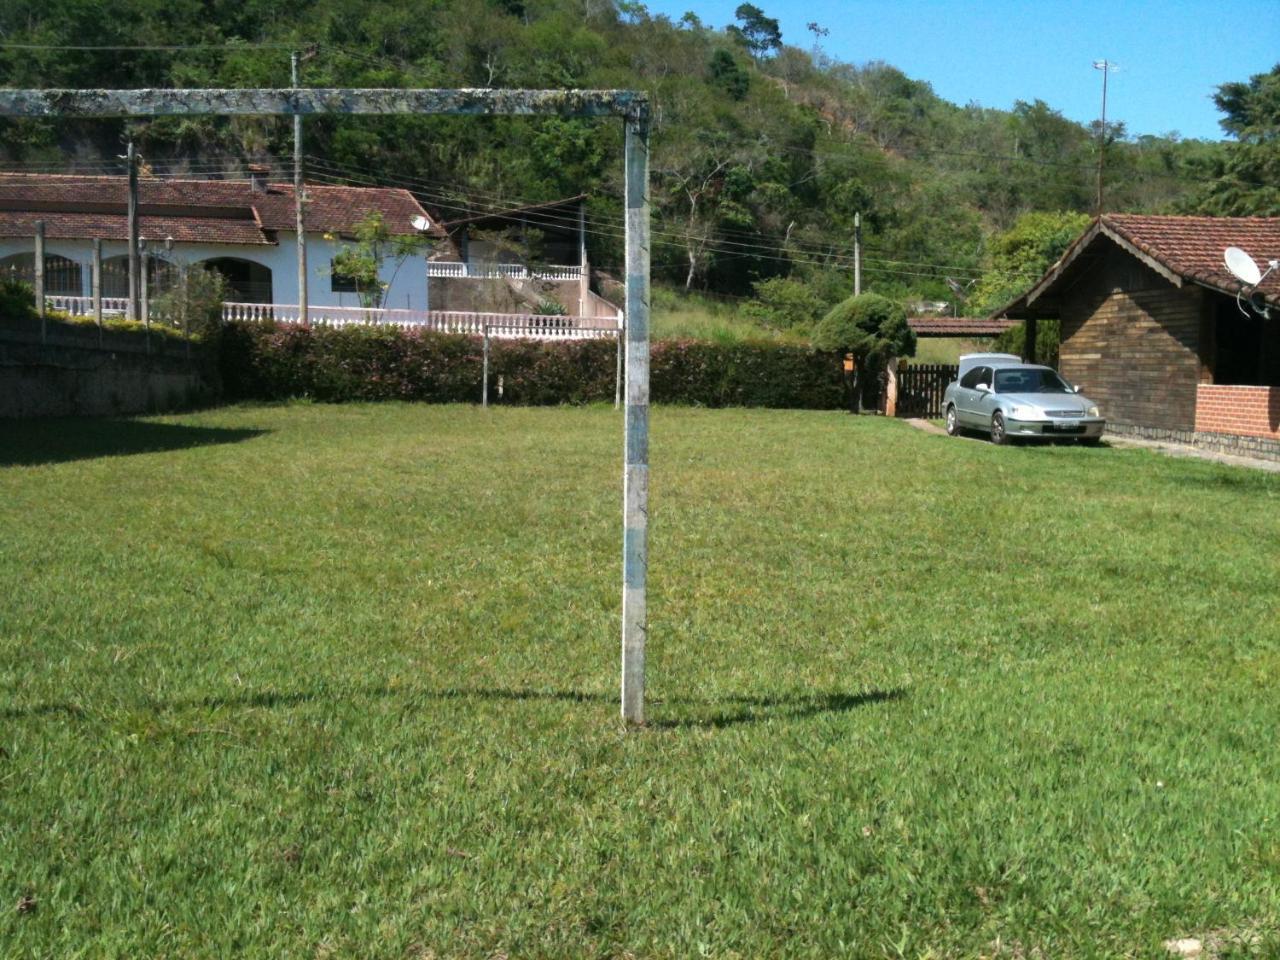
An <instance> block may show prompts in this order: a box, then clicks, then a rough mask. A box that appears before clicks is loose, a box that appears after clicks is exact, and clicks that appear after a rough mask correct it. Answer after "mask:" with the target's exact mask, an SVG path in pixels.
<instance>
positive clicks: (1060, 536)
mask: <svg viewBox="0 0 1280 960" xmlns="http://www.w3.org/2000/svg"><path fill="white" fill-rule="evenodd" d="M652 422H653V446H652V464H653V467H652V491H653V493H652V500H651V506H652V512H651V516H650V527H649V529H650V535H651V551H650V561H651V562H650V568H649V587H650V593H649V623H650V631H649V635H648V642H649V674H648V681H649V694H650V704H649V706H650V709H649V717H650V725H649V727H648V728H647V729H645V730H643V731H638V732H632V733H624V732H623V731H622V729H621V727H620V725H619V722H618V720H617V714H618V704H617V695H618V605H619V588H620V585H621V576H620V554H621V551H620V549H619V519H620V518H619V514H620V507H619V502H620V492H619V474H620V470H619V455H620V452H621V434H622V427H621V417H620V416H619V415H618V414H617V413H615V412H614V411H613V410H611V409H601V408H562V409H527V408H526V409H519V408H514V409H497V410H489V411H481V410H479V409H478V408H475V407H456V406H455V407H443V406H427V405H422V404H380V405H376V406H375V405H361V404H352V405H345V406H334V405H325V404H295V405H273V406H264V407H253V406H250V407H240V408H222V409H219V410H213V411H208V412H206V413H201V414H198V415H191V416H182V417H168V418H161V419H139V420H125V421H111V420H88V421H63V422H61V423H59V425H58V429H57V430H50V429H49V425H48V424H47V423H41V422H28V423H11V424H5V426H4V430H3V435H2V437H0V529H3V531H4V535H3V537H2V538H0V579H2V580H3V582H4V583H6V584H10V585H14V586H15V588H14V589H7V590H3V591H0V624H3V630H0V689H3V691H4V694H3V697H2V698H0V849H3V855H2V856H0V891H3V892H4V900H3V907H4V909H3V910H0V955H3V956H4V957H6V958H9V957H13V958H26V957H32V958H59V960H63V958H67V960H80V958H84V960H89V958H95V960H96V958H105V957H118V958H161V957H164V958H173V960H185V958H214V957H216V958H224V957H226V958H231V957H235V958H240V960H267V958H269V960H354V958H359V960H426V958H430V957H437V958H450V960H472V958H475V960H493V958H496V957H499V956H508V957H512V958H522V960H523V958H577V957H583V958H623V957H635V958H637V960H666V958H670V960H677V958H678V960H686V958H690V957H713V958H717V960H731V958H735V957H741V958H777V960H792V958H795V960H800V958H804V960H810V958H812V960H819V958H821V960H831V958H845V957H848V958H859V960H861V958H889V957H893V958H902V957H910V958H925V957H931V958H937V960H944V958H945V960H952V958H956V960H959V958H978V957H986V958H988V960H1018V958H1022V960H1034V958H1045V960H1049V958H1052V960H1097V958H1102V957H1108V958H1118V957H1128V958H1134V960H1137V958H1144V960H1146V958H1149V960H1156V958H1161V957H1164V958H1167V957H1169V956H1170V955H1169V953H1168V952H1167V951H1166V950H1165V949H1164V948H1163V947H1162V946H1161V944H1162V942H1163V941H1164V940H1166V939H1169V938H1172V937H1184V936H1201V937H1204V938H1206V939H1209V935H1210V934H1212V935H1213V938H1214V939H1216V940H1218V941H1222V942H1224V943H1225V944H1226V946H1225V947H1224V948H1223V949H1222V950H1221V951H1220V952H1218V953H1217V954H1216V956H1217V957H1218V958H1220V960H1226V958H1228V957H1230V958H1232V960H1244V958H1254V960H1262V958H1268V957H1275V956H1276V955H1277V953H1278V952H1280V941H1278V940H1277V936H1278V931H1280V826H1278V824H1277V820H1276V813H1277V811H1278V810H1280V753H1278V752H1277V751H1276V749H1275V742H1276V736H1275V733H1276V718H1277V716H1280V622H1278V621H1277V618H1276V615H1275V614H1276V610H1275V595H1276V593H1275V585H1276V582H1277V578H1278V577H1280V568H1278V565H1277V552H1276V549H1275V544H1276V543H1277V541H1278V540H1280V511H1277V510H1276V509H1275V507H1276V503H1277V498H1278V497H1280V478H1277V477H1276V476H1274V475H1267V474H1263V473H1253V472H1244V471H1240V470H1234V469H1231V468H1228V467H1223V466H1218V465H1214V464H1208V463H1201V462H1195V461H1188V460H1173V459H1165V458H1160V457H1157V456H1155V455H1153V454H1150V453H1147V452H1142V451H1132V450H1120V449H1112V450H1107V449H1103V450H1084V449H1080V448H1019V449H1014V450H1005V449H996V448H993V447H991V446H990V445H989V444H985V443H976V442H965V441H957V440H950V439H947V438H943V437H936V436H928V435H925V434H922V433H919V432H917V431H913V430H911V429H910V428H909V427H906V426H905V425H904V424H902V423H897V422H892V421H888V420H885V419H883V418H873V417H859V418H854V417H848V416H843V415H841V414H839V413H821V412H798V411H764V410H757V411H732V412H726V411H715V412H711V411H700V410H694V409H689V408H672V407H665V408H664V407H657V408H655V409H654V410H653V421H652ZM957 478H959V480H960V481H961V482H957ZM966 480H967V481H969V482H964V481H966ZM1082 491H1088V494H1087V495H1082ZM1015 573H1016V576H1014V574H1015ZM983 575H985V578H984V576H983ZM24 898H29V899H26V900H24ZM19 901H23V902H24V903H27V904H29V906H28V907H27V908H25V909H19V908H18V907H17V905H18V903H19ZM1206 956H1207V954H1206Z"/></svg>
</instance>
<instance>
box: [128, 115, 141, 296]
mask: <svg viewBox="0 0 1280 960" xmlns="http://www.w3.org/2000/svg"><path fill="white" fill-rule="evenodd" d="M128 160H129V312H128V317H129V319H130V320H138V319H141V317H142V308H141V305H140V304H139V303H138V287H139V282H138V154H137V152H136V151H135V150H134V148H133V141H132V140H130V141H129V154H128Z"/></svg>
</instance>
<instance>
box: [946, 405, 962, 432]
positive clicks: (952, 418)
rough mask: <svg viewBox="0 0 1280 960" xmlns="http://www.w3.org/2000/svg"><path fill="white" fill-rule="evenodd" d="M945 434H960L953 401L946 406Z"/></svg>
mask: <svg viewBox="0 0 1280 960" xmlns="http://www.w3.org/2000/svg"><path fill="white" fill-rule="evenodd" d="M947 436H949V437H958V436H960V423H959V421H958V420H956V405H955V404H954V403H953V404H951V405H950V406H949V407H947Z"/></svg>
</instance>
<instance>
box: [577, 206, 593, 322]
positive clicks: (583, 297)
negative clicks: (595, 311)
mask: <svg viewBox="0 0 1280 960" xmlns="http://www.w3.org/2000/svg"><path fill="white" fill-rule="evenodd" d="M578 268H579V270H580V271H581V274H582V275H581V276H580V277H579V278H578V316H580V317H585V316H586V315H587V301H588V300H589V299H591V298H590V297H588V296H587V293H588V292H589V291H590V289H591V269H590V267H589V266H588V265H587V201H586V200H579V201H578Z"/></svg>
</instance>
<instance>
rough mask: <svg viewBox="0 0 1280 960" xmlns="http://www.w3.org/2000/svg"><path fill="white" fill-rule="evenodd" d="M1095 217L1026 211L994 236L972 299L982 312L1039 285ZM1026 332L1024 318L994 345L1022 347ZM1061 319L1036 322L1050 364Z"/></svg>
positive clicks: (1041, 353)
mask: <svg viewBox="0 0 1280 960" xmlns="http://www.w3.org/2000/svg"><path fill="white" fill-rule="evenodd" d="M1089 222H1090V219H1089V216H1088V215H1087V214H1084V213H1068V212H1058V213H1026V214H1023V215H1022V216H1021V217H1019V218H1018V220H1017V222H1015V223H1014V225H1013V226H1012V227H1010V228H1009V229H1008V230H1006V231H1005V232H1004V233H1001V234H998V235H997V236H996V237H995V239H993V240H992V241H991V247H990V252H991V265H990V266H989V267H988V268H987V271H986V273H984V274H983V275H982V279H980V280H979V281H978V285H977V286H976V287H975V288H974V291H973V295H972V297H971V298H970V302H971V303H972V304H973V305H974V306H975V307H976V308H977V312H979V313H991V312H992V311H994V310H999V309H1000V308H1001V307H1003V306H1004V305H1005V304H1007V303H1009V301H1011V300H1013V299H1014V298H1015V297H1018V296H1020V295H1021V294H1023V293H1025V292H1026V291H1027V290H1030V289H1031V287H1032V286H1034V285H1035V283H1036V281H1038V280H1039V279H1040V278H1041V277H1042V276H1044V274H1045V272H1046V271H1047V270H1048V269H1049V268H1050V267H1051V266H1053V264H1054V263H1055V262H1057V260H1058V258H1059V257H1061V256H1062V254H1063V253H1064V252H1065V251H1066V249H1067V247H1069V246H1071V243H1072V242H1073V241H1074V240H1075V239H1076V238H1077V237H1079V236H1080V234H1081V233H1083V232H1084V229H1085V227H1087V226H1088V225H1089ZM1025 340H1026V332H1025V330H1024V327H1023V325H1022V324H1017V325H1016V326H1013V327H1010V328H1009V329H1008V330H1006V331H1005V332H1004V333H1002V334H1000V336H999V337H997V338H996V342H995V344H994V347H995V349H997V350H1000V351H1002V352H1004V353H1016V354H1018V355H1019V356H1021V355H1022V353H1023V344H1024V343H1025ZM1058 343H1059V327H1058V321H1057V320H1043V321H1041V322H1040V323H1039V324H1037V327H1036V356H1037V357H1038V358H1040V359H1041V360H1042V361H1043V362H1046V363H1049V364H1050V365H1051V366H1052V365H1054V364H1056V362H1057V356H1058Z"/></svg>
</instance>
